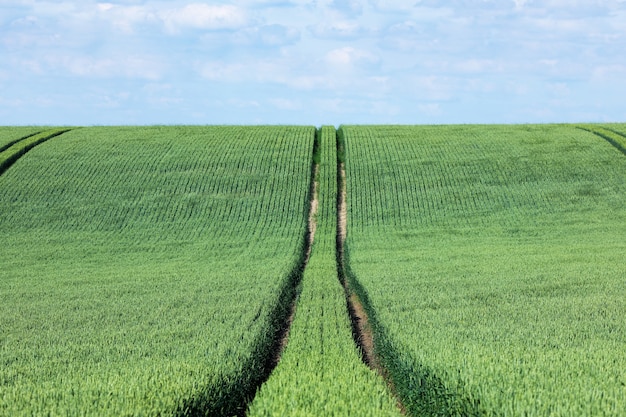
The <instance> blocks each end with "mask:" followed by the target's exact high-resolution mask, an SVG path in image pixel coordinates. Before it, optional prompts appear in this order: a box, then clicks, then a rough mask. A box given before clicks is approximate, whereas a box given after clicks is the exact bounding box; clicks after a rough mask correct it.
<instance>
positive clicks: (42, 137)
mask: <svg viewBox="0 0 626 417" xmlns="http://www.w3.org/2000/svg"><path fill="white" fill-rule="evenodd" d="M68 130H69V129H49V130H45V131H43V132H38V133H37V132H35V133H32V134H28V135H26V136H24V137H22V138H19V139H15V140H12V141H6V138H3V139H4V140H3V142H5V145H4V146H2V147H1V148H0V175H2V173H3V172H4V171H6V170H7V169H8V168H9V167H10V166H11V165H12V164H13V163H14V162H15V161H17V160H18V159H19V158H20V157H21V156H22V155H24V154H25V153H26V152H28V151H30V150H31V149H32V148H34V147H35V146H37V145H39V144H40V143H43V142H45V141H47V140H48V139H51V138H53V137H55V136H59V135H61V134H63V133H65V132H67V131H68ZM18 131H19V130H18ZM11 133H13V131H11ZM8 137H9V138H10V137H11V136H8ZM0 143H2V142H0Z"/></svg>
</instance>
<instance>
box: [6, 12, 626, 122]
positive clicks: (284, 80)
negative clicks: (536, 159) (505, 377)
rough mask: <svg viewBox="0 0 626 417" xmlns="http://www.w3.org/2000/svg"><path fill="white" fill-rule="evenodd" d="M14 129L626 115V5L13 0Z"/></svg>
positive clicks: (10, 110)
mask: <svg viewBox="0 0 626 417" xmlns="http://www.w3.org/2000/svg"><path fill="white" fill-rule="evenodd" d="M0 56H1V57H2V58H0V125H17V124H70V125H93V124H105V125H108V124H312V125H321V124H334V125H338V124H341V123H359V124H370V123H402V124H433V123H535V122H538V123H543V122H581V121H598V122H604V121H621V122H626V0H605V1H603V0H542V1H539V0H534V1H533V0H510V1H509V0H463V1H462V0H449V1H436V0H421V1H420V0H417V1H416V0H388V1H383V0H369V1H356V0H232V1H204V2H203V1H193V0H190V1H151V0H110V1H92V0H81V1H34V0H16V1H11V0H0Z"/></svg>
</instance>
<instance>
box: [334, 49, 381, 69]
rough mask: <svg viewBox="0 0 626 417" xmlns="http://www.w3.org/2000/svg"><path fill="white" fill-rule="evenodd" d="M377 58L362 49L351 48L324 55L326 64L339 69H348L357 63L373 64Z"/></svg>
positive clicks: (335, 50)
mask: <svg viewBox="0 0 626 417" xmlns="http://www.w3.org/2000/svg"><path fill="white" fill-rule="evenodd" d="M377 61H378V58H377V57H376V56H375V55H374V54H372V53H370V52H369V51H365V50H362V49H356V48H353V47H351V46H346V47H343V48H338V49H333V50H332V51H330V52H328V53H327V54H326V62H327V63H329V64H330V65H333V66H335V67H339V68H349V67H352V66H354V65H356V64H359V63H375V62H377Z"/></svg>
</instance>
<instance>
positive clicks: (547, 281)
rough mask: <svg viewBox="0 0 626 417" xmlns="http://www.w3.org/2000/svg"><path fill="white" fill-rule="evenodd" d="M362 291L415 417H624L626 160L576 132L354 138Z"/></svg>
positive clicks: (362, 131) (351, 160)
mask: <svg viewBox="0 0 626 417" xmlns="http://www.w3.org/2000/svg"><path fill="white" fill-rule="evenodd" d="M344 135H345V142H346V148H347V156H346V161H347V163H346V169H347V185H348V204H349V222H348V233H349V234H348V242H347V249H348V251H349V265H350V268H351V272H352V279H353V280H354V281H355V282H356V283H357V284H358V285H360V286H361V292H362V296H363V297H364V298H366V299H367V300H368V302H369V306H370V309H371V314H374V315H375V318H376V324H377V331H378V335H379V340H378V341H379V343H378V346H377V347H378V349H379V351H380V355H381V356H382V357H383V358H384V360H385V363H386V366H387V367H388V368H389V369H390V370H391V372H392V373H393V377H394V381H395V382H396V387H397V388H398V391H399V393H400V396H401V397H402V398H403V401H404V403H405V406H406V407H407V408H408V409H409V410H410V411H411V412H412V414H413V415H421V414H422V413H424V414H425V415H431V414H433V415H434V414H437V415H506V416H518V415H536V416H545V415H559V416H572V415H578V416H581V415H586V416H592V415H593V416H601V415H604V416H611V415H612V416H615V415H619V414H620V413H622V412H623V411H624V410H626V386H625V384H626V357H625V356H624V352H625V348H626V322H625V321H624V317H626V304H625V303H624V300H625V299H626V280H624V278H625V277H626V263H625V262H624V253H625V252H626V238H625V237H626V159H625V157H624V155H623V154H622V153H621V152H620V151H618V150H617V149H616V148H615V147H613V146H611V144H609V143H608V142H607V141H604V140H602V139H601V138H598V137H597V136H595V135H593V134H590V133H588V132H585V131H582V130H579V129H575V128H573V127H569V126H459V127H367V128H365V127H345V129H344Z"/></svg>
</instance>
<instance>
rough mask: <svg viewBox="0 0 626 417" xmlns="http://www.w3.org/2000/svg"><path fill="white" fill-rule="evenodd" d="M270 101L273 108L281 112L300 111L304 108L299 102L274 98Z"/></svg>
mask: <svg viewBox="0 0 626 417" xmlns="http://www.w3.org/2000/svg"><path fill="white" fill-rule="evenodd" d="M268 101H269V103H270V104H271V105H272V106H274V107H276V108H277V109H280V110H300V109H301V108H302V103H301V102H300V101H299V100H292V99H287V98H272V99H269V100H268Z"/></svg>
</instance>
